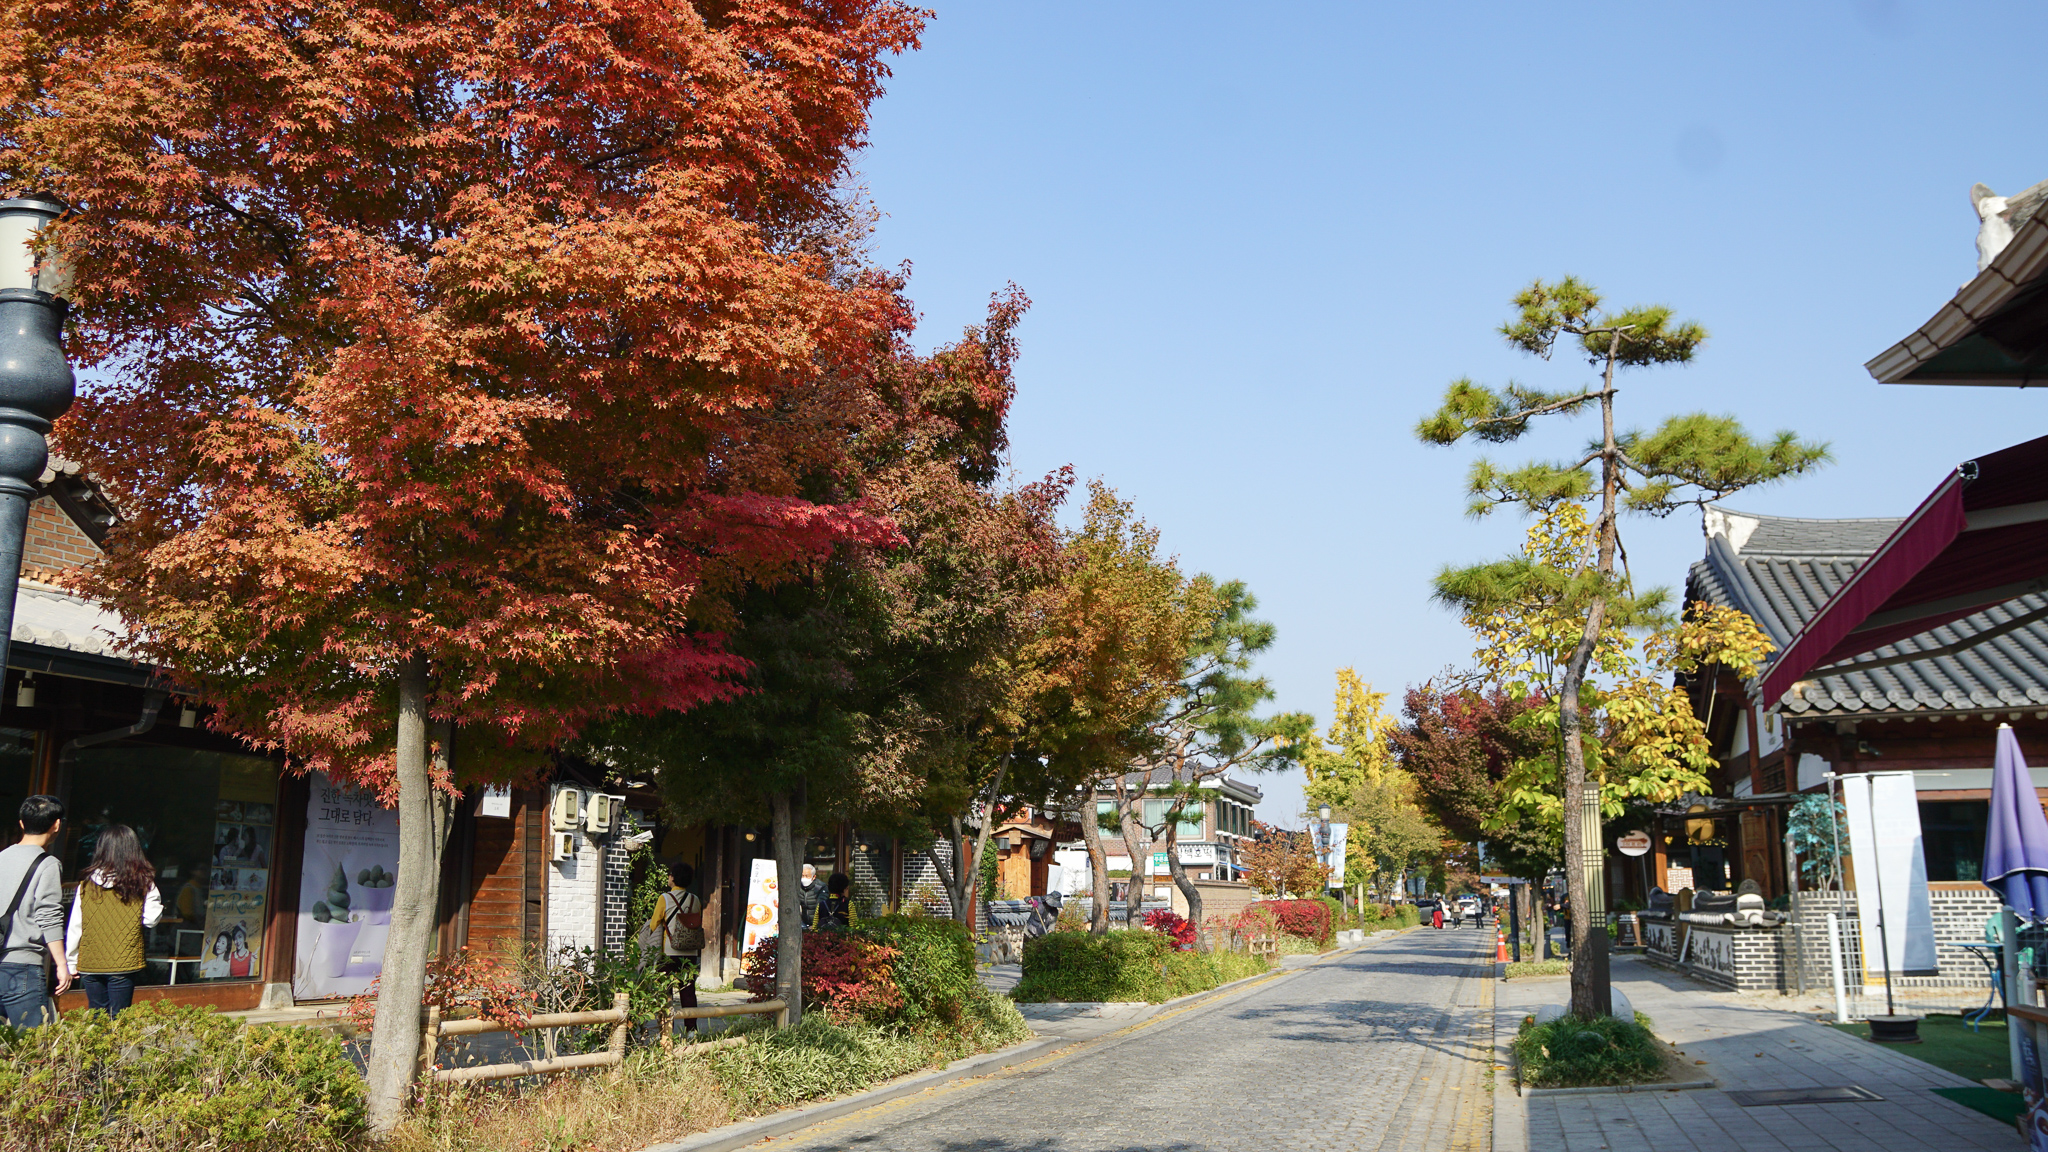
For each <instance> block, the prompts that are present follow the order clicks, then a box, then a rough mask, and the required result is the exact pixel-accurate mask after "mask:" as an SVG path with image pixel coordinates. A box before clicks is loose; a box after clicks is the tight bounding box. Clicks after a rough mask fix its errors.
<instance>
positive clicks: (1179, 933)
mask: <svg viewBox="0 0 2048 1152" xmlns="http://www.w3.org/2000/svg"><path fill="white" fill-rule="evenodd" d="M1145 927H1147V928H1150V929H1151V930H1153V931H1154V932H1157V933H1159V934H1160V935H1162V936H1170V937H1172V938H1173V946H1174V947H1175V948H1178V949H1180V950H1181V951H1182V952H1192V951H1194V948H1195V924H1194V921H1192V920H1189V919H1187V918H1186V917H1184V916H1182V915H1181V914H1180V913H1178V912H1174V911H1172V910H1170V909H1166V908H1154V909H1153V910H1152V911H1150V912H1147V913H1145Z"/></svg>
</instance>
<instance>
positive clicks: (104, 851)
mask: <svg viewBox="0 0 2048 1152" xmlns="http://www.w3.org/2000/svg"><path fill="white" fill-rule="evenodd" d="M163 914H164V903H163V898H162V897H161V896H159V895H157V890H156V869H155V868H154V867H152V866H151V865H150V863H149V860H148V858H146V857H145V856H143V854H142V841H141V840H140V839H138V838H137V837H136V835H135V829H133V828H130V827H128V826H127V825H126V824H109V825H107V826H106V827H104V828H102V829H100V835H99V842H98V843H97V844H96V845H94V847H93V851H92V863H91V864H89V865H87V866H86V869H85V878H84V879H82V880H80V881H79V882H78V890H77V891H76V892H75V893H74V894H73V895H72V897H71V926H70V927H69V928H68V929H67V930H66V931H65V933H64V948H65V951H66V952H68V953H69V954H70V958H71V970H72V971H73V972H76V973H78V982H79V984H80V985H82V986H83V987H84V988H85V1003H86V1007H88V1008H97V1009H99V1010H100V1011H102V1012H105V1013H106V1014H107V1015H109V1016H118V1015H120V1013H121V1010H122V1009H123V1008H126V1007H128V1005H129V1004H130V1003H131V1002H133V1001H134V999H135V974H136V973H137V972H140V971H142V968H143V961H142V930H143V929H144V928H149V927H153V926H154V925H155V924H156V922H157V921H158V920H159V919H161V918H162V917H163Z"/></svg>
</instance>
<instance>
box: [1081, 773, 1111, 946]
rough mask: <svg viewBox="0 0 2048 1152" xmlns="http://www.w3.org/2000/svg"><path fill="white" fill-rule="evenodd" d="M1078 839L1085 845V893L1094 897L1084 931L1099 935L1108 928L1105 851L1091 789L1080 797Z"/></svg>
mask: <svg viewBox="0 0 2048 1152" xmlns="http://www.w3.org/2000/svg"><path fill="white" fill-rule="evenodd" d="M1081 843H1082V844H1083V845H1085V846H1086V847H1087V849H1088V877H1089V881H1090V884H1089V895H1090V896H1092V897H1093V898H1094V899H1093V900H1092V901H1090V903H1089V907H1088V931H1089V932H1090V933H1092V934H1094V935H1096V936H1100V935H1102V934H1104V933H1106V932H1108V931H1109V855H1108V853H1106V852H1104V851H1103V850H1102V824H1101V823H1100V821H1099V818H1098V817H1097V815H1096V809H1095V793H1094V791H1093V790H1092V789H1091V790H1090V791H1089V793H1088V796H1087V798H1086V799H1084V800H1082V801H1081Z"/></svg>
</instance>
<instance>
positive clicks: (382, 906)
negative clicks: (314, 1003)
mask: <svg viewBox="0 0 2048 1152" xmlns="http://www.w3.org/2000/svg"><path fill="white" fill-rule="evenodd" d="M240 879H241V877H240V876H237V880H238V881H239V880H240ZM397 883H398V813H397V812H395V811H393V810H391V809H389V808H385V807H382V806H381V805H379V804H378V803H377V795H376V793H375V792H372V791H369V790H368V789H363V788H358V787H355V786H354V785H348V784H337V783H335V782H334V781H332V780H329V779H328V778H327V777H326V775H325V774H323V773H318V772H316V773H314V774H313V778H312V795H311V797H310V798H309V799H308V800H307V801H306V855H305V865H304V868H303V870H302V871H301V872H300V879H299V934H298V945H299V947H298V963H297V966H296V970H295V971H294V972H293V973H292V996H293V997H294V998H295V999H299V1000H328V999H333V998H336V997H341V996H356V995H360V994H361V993H363V992H364V991H366V990H368V988H369V987H370V982H371V981H373V980H375V979H376V978H377V973H378V972H380V971H382V970H383V968H384V940H385V937H386V936H388V935H389V934H390V931H391V896H392V889H393V888H394V887H395V886H396V885H397ZM236 887H238V888H242V887H244V886H243V885H242V884H240V883H238V884H237V885H236ZM245 890H246V889H245ZM261 899H262V898H261V896H258V897H257V900H258V901H259V903H260V901H261ZM209 947H211V945H209Z"/></svg>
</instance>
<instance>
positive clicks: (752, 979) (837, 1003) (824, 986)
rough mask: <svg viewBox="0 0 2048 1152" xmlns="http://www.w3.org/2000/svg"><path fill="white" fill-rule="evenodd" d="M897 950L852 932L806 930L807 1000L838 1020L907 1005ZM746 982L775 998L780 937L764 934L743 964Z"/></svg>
mask: <svg viewBox="0 0 2048 1152" xmlns="http://www.w3.org/2000/svg"><path fill="white" fill-rule="evenodd" d="M897 954H898V953H897V951H896V949H894V948H891V947H889V946H888V945H887V944H877V943H875V942H874V941H872V940H866V939H862V938H861V937H859V936H855V935H852V934H850V933H846V932H806V933H804V1006H805V1007H806V1008H823V1009H824V1010H825V1013H826V1015H828V1016H830V1017H832V1018H833V1019H834V1020H838V1021H846V1020H856V1019H859V1020H873V1019H879V1018H881V1017H883V1016H886V1015H888V1014H889V1013H890V1012H893V1011H895V1010H896V1009H898V1008H901V1007H903V990H902V989H901V988H899V987H897V986H896V977H895V967H896V957H897ZM740 972H741V975H740V980H739V983H740V986H741V987H743V988H745V989H746V990H747V991H748V992H749V993H751V994H752V999H755V1000H773V999H774V998H775V937H773V936H767V937H763V938H762V939H761V941H760V943H758V944H755V945H754V950H753V951H751V952H749V953H747V956H746V962H745V963H744V964H742V965H741V966H740Z"/></svg>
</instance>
